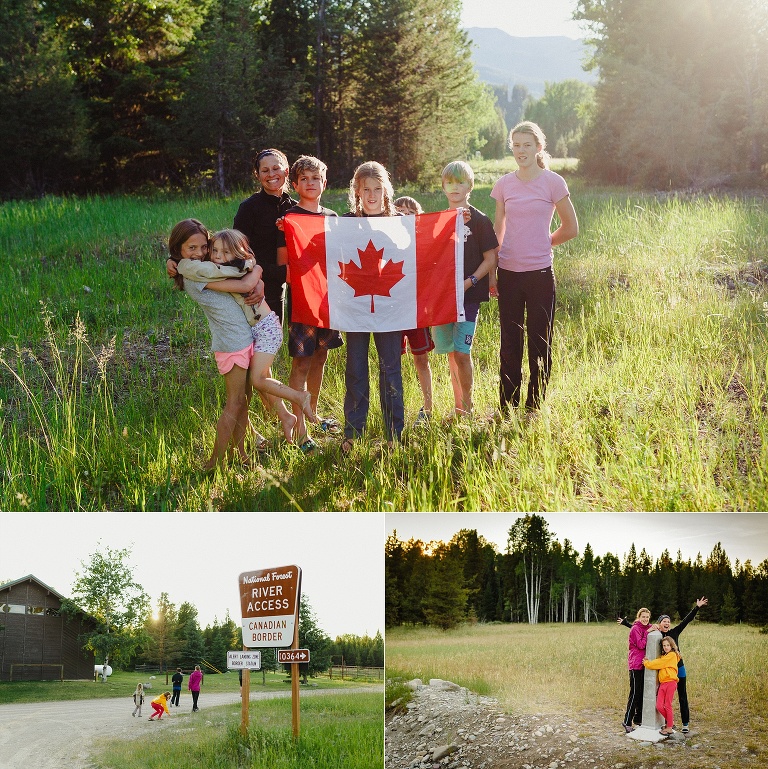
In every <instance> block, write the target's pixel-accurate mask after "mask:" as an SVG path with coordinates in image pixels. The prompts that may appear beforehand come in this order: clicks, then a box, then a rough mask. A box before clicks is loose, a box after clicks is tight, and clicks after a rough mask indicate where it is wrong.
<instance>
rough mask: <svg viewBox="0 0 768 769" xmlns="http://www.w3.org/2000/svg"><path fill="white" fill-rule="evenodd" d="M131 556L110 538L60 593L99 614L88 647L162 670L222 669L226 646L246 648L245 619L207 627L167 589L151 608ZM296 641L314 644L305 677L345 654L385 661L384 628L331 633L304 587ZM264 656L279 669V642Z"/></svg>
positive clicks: (123, 663) (350, 660)
mask: <svg viewBox="0 0 768 769" xmlns="http://www.w3.org/2000/svg"><path fill="white" fill-rule="evenodd" d="M130 557H131V551H130V549H129V548H120V549H113V548H110V547H109V546H107V547H104V548H100V549H99V550H98V551H96V552H95V553H92V554H91V556H90V560H89V561H88V562H87V563H84V564H83V571H82V572H79V573H78V574H77V576H76V579H75V582H74V585H73V588H72V597H71V598H69V599H65V600H64V601H62V612H63V613H64V614H65V615H66V614H73V613H76V612H84V613H85V614H87V615H88V616H89V617H90V618H91V619H92V620H93V622H94V627H93V630H91V631H90V632H89V633H88V634H87V635H85V636H83V637H82V639H81V641H82V643H83V648H86V649H89V650H92V651H93V652H94V653H95V654H96V659H97V660H98V661H99V662H103V661H109V663H110V664H112V665H113V666H115V667H117V668H123V669H130V668H132V667H134V666H135V665H139V664H150V665H155V666H157V668H158V669H159V670H161V671H164V670H169V669H175V668H176V667H182V668H184V669H189V668H191V667H193V666H194V665H197V664H201V663H203V664H205V663H207V669H208V670H211V669H214V670H218V671H221V672H224V671H225V670H226V669H227V652H228V651H242V649H243V638H242V629H241V627H240V625H239V624H237V623H236V622H235V621H234V620H232V619H231V617H230V616H229V613H227V614H226V615H225V617H224V620H223V621H219V620H218V619H216V620H214V622H213V624H212V625H207V626H206V627H205V629H202V628H201V627H200V624H199V621H198V613H197V609H196V608H195V606H194V604H192V603H190V602H189V601H184V602H183V603H182V604H180V605H179V606H178V607H177V606H176V605H175V604H174V603H173V602H171V600H170V599H169V597H168V594H167V593H161V595H160V598H159V599H158V601H157V604H156V608H155V611H154V613H153V612H152V608H151V600H150V598H149V596H148V595H147V593H146V592H145V591H144V589H143V587H142V586H141V585H140V584H139V583H138V582H136V581H135V580H134V578H133V568H132V567H131V565H130ZM299 648H303V649H309V650H310V662H309V664H308V665H301V666H300V668H301V671H302V674H303V675H304V676H305V677H306V675H312V676H314V675H315V674H317V673H320V672H324V671H326V670H328V668H329V667H330V666H331V663H332V662H335V661H339V662H340V660H341V657H342V655H343V656H344V661H345V663H346V664H348V665H368V666H373V667H383V665H384V639H383V638H382V636H381V633H379V632H377V633H376V635H375V636H374V637H373V638H371V637H370V636H368V635H365V636H356V635H351V634H345V635H342V636H339V637H338V638H337V639H336V640H335V641H333V640H331V638H330V637H329V636H328V634H327V633H326V632H325V631H324V630H323V629H322V628H321V627H320V624H319V622H318V619H317V617H316V615H315V613H314V611H313V610H312V607H311V604H310V602H309V598H308V597H307V596H306V595H304V596H302V598H301V602H300V604H299ZM261 662H262V668H261V669H262V671H263V674H266V672H267V671H274V670H277V669H278V668H279V665H278V664H277V655H276V653H275V649H271V648H264V649H261Z"/></svg>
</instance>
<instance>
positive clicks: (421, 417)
mask: <svg viewBox="0 0 768 769" xmlns="http://www.w3.org/2000/svg"><path fill="white" fill-rule="evenodd" d="M431 419H432V414H431V413H430V412H429V411H424V406H422V407H421V408H420V409H419V413H418V414H417V415H416V419H415V421H414V423H413V426H414V427H426V426H427V425H428V424H429V422H430V420H431Z"/></svg>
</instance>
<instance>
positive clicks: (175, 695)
mask: <svg viewBox="0 0 768 769" xmlns="http://www.w3.org/2000/svg"><path fill="white" fill-rule="evenodd" d="M180 695H181V689H174V690H173V694H172V695H171V705H176V707H178V706H179V696H180Z"/></svg>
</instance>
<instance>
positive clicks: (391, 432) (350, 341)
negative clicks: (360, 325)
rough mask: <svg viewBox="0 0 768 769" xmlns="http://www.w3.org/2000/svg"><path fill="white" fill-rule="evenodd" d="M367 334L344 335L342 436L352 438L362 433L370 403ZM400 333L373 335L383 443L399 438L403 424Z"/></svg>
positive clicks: (349, 333) (355, 332)
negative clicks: (384, 436)
mask: <svg viewBox="0 0 768 769" xmlns="http://www.w3.org/2000/svg"><path fill="white" fill-rule="evenodd" d="M370 338H371V333H370V332H368V331H348V332H347V340H346V341H347V370H346V377H345V381H346V392H345V394H344V421H345V424H344V435H345V436H346V437H347V438H356V437H358V436H360V435H362V434H363V432H364V431H365V423H366V421H367V419H368V406H369V403H370V385H369V382H368V346H369V343H370ZM401 338H402V332H401V331H382V332H375V333H374V334H373V342H374V344H375V345H376V351H377V352H378V354H379V399H380V401H381V415H382V418H383V420H384V430H385V432H386V435H387V440H390V441H391V440H395V439H399V438H400V435H401V433H402V432H403V426H404V425H405V405H404V403H403V375H402V370H401V368H400V361H401V357H400V345H401Z"/></svg>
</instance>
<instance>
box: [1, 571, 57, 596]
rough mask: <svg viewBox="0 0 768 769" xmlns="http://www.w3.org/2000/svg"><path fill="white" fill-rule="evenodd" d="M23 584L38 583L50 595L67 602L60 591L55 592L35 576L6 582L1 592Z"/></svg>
mask: <svg viewBox="0 0 768 769" xmlns="http://www.w3.org/2000/svg"><path fill="white" fill-rule="evenodd" d="M22 582H37V584H38V585H40V587H42V588H45V589H46V590H47V591H48V592H49V593H53V594H54V595H55V596H56V597H57V598H59V599H60V600H62V601H64V600H66V599H65V598H64V596H63V595H62V594H61V593H60V592H59V591H58V590H54V589H53V588H52V587H50V586H49V585H46V584H45V582H41V581H40V580H39V579H38V578H37V577H36V576H35V575H34V574H27V576H26V577H21V578H19V579H14V580H12V581H11V582H6V583H5V584H3V585H0V590H6V589H8V588H11V587H14V586H15V585H20V584H21V583H22Z"/></svg>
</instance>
